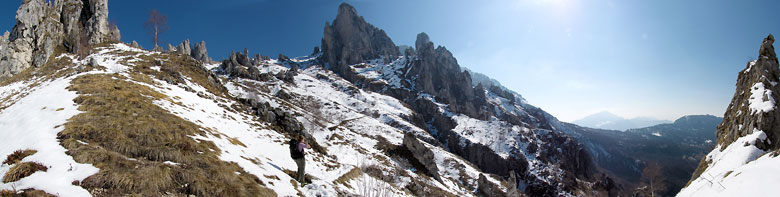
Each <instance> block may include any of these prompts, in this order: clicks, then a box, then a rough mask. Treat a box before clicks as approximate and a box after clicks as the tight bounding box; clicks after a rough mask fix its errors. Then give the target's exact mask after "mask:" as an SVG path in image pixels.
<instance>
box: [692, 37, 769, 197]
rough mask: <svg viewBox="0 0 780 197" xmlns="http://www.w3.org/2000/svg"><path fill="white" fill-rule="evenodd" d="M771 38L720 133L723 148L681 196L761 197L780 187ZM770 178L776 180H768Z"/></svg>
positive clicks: (743, 78) (742, 76) (741, 80)
mask: <svg viewBox="0 0 780 197" xmlns="http://www.w3.org/2000/svg"><path fill="white" fill-rule="evenodd" d="M774 41H775V39H774V36H772V35H771V34H770V35H769V36H767V37H766V38H764V40H763V41H762V42H761V48H760V50H759V54H758V57H757V59H756V60H753V61H750V62H748V63H747V65H746V66H745V69H743V70H742V71H741V72H739V75H738V77H737V85H736V86H737V87H736V91H735V92H734V97H733V98H732V100H731V103H730V104H729V107H728V108H727V109H726V113H725V116H724V118H723V122H721V123H720V124H719V125H718V128H717V133H716V134H717V146H716V147H715V149H714V150H712V152H710V153H709V154H708V155H707V156H706V157H704V158H703V159H702V160H701V163H700V164H699V167H698V168H697V169H696V171H695V172H694V174H693V177H692V178H691V180H690V182H689V184H688V186H687V187H685V188H683V190H682V191H680V193H679V194H678V196H691V195H694V194H695V195H701V196H715V195H718V196H735V195H747V196H761V195H766V194H767V193H769V192H770V191H769V190H772V188H773V187H774V186H777V185H778V184H780V180H778V179H777V177H776V176H775V175H777V174H780V169H779V168H777V166H778V165H780V158H778V157H777V155H778V153H780V152H778V149H780V145H778V142H780V111H778V109H777V106H776V101H778V99H780V95H779V94H780V92H778V91H780V87H778V86H777V83H778V77H780V68H778V60H777V56H776V54H775V49H774V47H773V46H772V44H773V43H774ZM767 175H770V176H767Z"/></svg>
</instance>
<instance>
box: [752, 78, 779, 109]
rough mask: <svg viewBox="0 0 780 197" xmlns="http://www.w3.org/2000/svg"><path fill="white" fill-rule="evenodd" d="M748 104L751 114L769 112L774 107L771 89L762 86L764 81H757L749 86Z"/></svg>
mask: <svg viewBox="0 0 780 197" xmlns="http://www.w3.org/2000/svg"><path fill="white" fill-rule="evenodd" d="M748 103H749V104H750V112H751V114H756V113H758V112H764V113H766V112H769V111H772V110H773V109H774V108H775V99H774V97H772V90H769V89H766V88H764V83H762V82H758V83H756V84H753V87H750V98H749V99H748Z"/></svg>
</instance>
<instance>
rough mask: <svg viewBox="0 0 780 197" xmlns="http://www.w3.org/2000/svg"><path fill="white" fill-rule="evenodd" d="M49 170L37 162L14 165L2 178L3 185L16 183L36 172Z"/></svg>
mask: <svg viewBox="0 0 780 197" xmlns="http://www.w3.org/2000/svg"><path fill="white" fill-rule="evenodd" d="M48 169H49V168H47V167H46V166H43V164H40V163H37V162H22V163H18V164H16V165H14V166H13V167H11V169H9V170H8V172H7V173H6V174H5V176H3V183H10V182H15V181H18V180H20V179H22V178H24V177H27V176H30V175H32V174H33V173H35V172H37V171H44V172H45V171H46V170H48Z"/></svg>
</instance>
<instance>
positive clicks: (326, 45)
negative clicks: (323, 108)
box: [321, 3, 400, 74]
mask: <svg viewBox="0 0 780 197" xmlns="http://www.w3.org/2000/svg"><path fill="white" fill-rule="evenodd" d="M324 32H325V36H324V37H323V38H322V52H323V54H322V56H321V58H322V61H323V62H325V63H327V64H329V65H330V67H331V70H333V71H334V72H336V73H339V74H345V73H350V72H351V71H350V70H349V67H348V65H352V64H357V63H361V62H364V61H366V60H371V59H376V58H380V57H386V58H388V59H395V57H398V56H399V55H400V52H399V51H398V48H397V47H396V46H395V44H394V43H393V41H392V40H391V39H390V37H388V36H387V34H386V33H385V31H384V30H381V29H379V28H376V27H374V26H373V25H371V24H369V23H367V22H366V21H365V19H363V17H362V16H359V15H358V14H357V11H356V10H355V8H354V7H352V6H351V5H349V4H346V3H342V4H341V5H340V6H339V9H338V14H337V15H336V19H335V20H333V24H332V25H331V24H329V23H327V22H326V23H325V30H324Z"/></svg>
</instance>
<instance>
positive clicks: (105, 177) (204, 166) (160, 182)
mask: <svg viewBox="0 0 780 197" xmlns="http://www.w3.org/2000/svg"><path fill="white" fill-rule="evenodd" d="M125 80H126V79H125V77H122V76H120V75H105V74H99V75H83V76H79V77H77V78H76V79H74V80H73V81H72V82H71V86H69V87H68V89H69V90H71V91H76V92H77V93H78V94H79V96H78V97H77V98H75V99H74V102H76V103H78V104H79V110H80V111H83V113H81V114H78V115H76V116H73V117H72V118H71V119H69V121H68V123H66V124H65V128H64V130H63V131H62V132H61V133H59V134H58V138H59V139H60V142H61V144H62V145H63V146H64V147H65V148H67V149H68V152H67V153H68V154H69V155H71V156H73V158H74V159H75V160H76V161H77V162H80V163H90V164H92V165H94V166H95V167H98V168H100V172H98V173H97V174H95V175H93V176H90V177H88V178H86V179H85V180H84V181H82V182H81V183H80V185H81V186H82V187H84V188H86V189H88V190H89V191H90V192H92V193H93V194H94V195H97V196H116V195H142V196H159V195H162V194H174V195H197V196H220V195H221V196H275V195H276V194H275V193H274V192H273V191H271V190H269V189H267V188H263V187H261V185H263V183H262V182H261V181H260V180H259V179H258V178H257V177H256V176H254V175H251V174H249V173H246V172H245V171H243V169H242V168H240V167H239V166H238V165H237V164H235V163H232V162H231V163H229V162H225V161H222V160H220V159H219V158H218V156H219V152H220V151H219V149H218V148H217V147H216V146H215V145H214V144H213V143H212V142H209V141H203V140H197V141H196V140H194V139H192V138H191V137H190V136H196V135H201V136H204V135H206V133H205V132H204V129H201V128H200V127H199V126H197V125H195V124H194V123H192V122H189V121H186V120H184V119H181V118H179V117H178V116H175V115H173V114H170V113H169V112H168V111H167V110H165V109H162V108H160V107H158V106H156V105H154V104H153V102H152V101H153V100H155V99H169V98H167V97H166V96H165V95H162V94H160V93H158V92H155V91H154V90H152V89H151V88H149V87H146V86H143V85H138V84H135V83H132V82H128V81H125ZM77 140H81V141H83V142H86V143H88V145H84V144H81V143H79V142H77ZM131 158H132V160H131ZM165 161H172V162H176V163H179V164H180V165H165V164H163V162H165ZM236 172H238V173H236Z"/></svg>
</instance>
